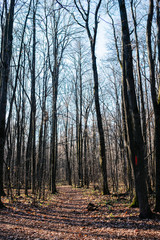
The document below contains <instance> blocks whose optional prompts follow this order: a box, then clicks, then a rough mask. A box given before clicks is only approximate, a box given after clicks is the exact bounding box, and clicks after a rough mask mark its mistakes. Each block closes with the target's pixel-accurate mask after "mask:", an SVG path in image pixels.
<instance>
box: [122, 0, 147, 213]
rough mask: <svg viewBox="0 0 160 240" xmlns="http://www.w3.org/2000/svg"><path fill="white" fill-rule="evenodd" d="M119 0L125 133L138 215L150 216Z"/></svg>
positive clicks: (128, 44) (125, 26)
mask: <svg viewBox="0 0 160 240" xmlns="http://www.w3.org/2000/svg"><path fill="white" fill-rule="evenodd" d="M118 1H119V9H120V16H121V25H122V55H123V58H122V69H123V74H122V76H123V78H122V91H123V92H122V94H123V96H124V109H125V116H126V117H125V119H126V122H127V135H128V140H129V155H130V159H131V161H132V165H133V169H134V176H135V186H136V192H137V195H138V201H139V208H140V217H142V218H148V217H151V210H150V207H149V204H148V197H147V187H146V175H145V171H144V168H145V163H144V142H143V136H142V131H141V122H140V114H139V111H138V107H137V101H136V93H135V85H134V77H133V63H132V60H133V59H132V49H131V42H130V34H129V27H128V20H127V13H126V7H125V1H124V0H118Z"/></svg>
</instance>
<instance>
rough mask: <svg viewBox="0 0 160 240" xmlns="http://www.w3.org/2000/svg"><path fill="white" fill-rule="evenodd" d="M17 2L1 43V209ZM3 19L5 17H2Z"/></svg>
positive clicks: (11, 4)
mask: <svg viewBox="0 0 160 240" xmlns="http://www.w3.org/2000/svg"><path fill="white" fill-rule="evenodd" d="M14 5H15V0H11V1H10V8H9V12H8V13H7V12H5V13H6V16H5V18H4V25H3V24H2V40H1V41H2V42H1V62H0V66H1V70H0V113H1V114H0V207H1V206H3V204H1V196H4V195H5V193H4V189H3V162H4V145H5V121H6V105H7V86H8V79H9V74H10V61H11V56H12V39H13V36H12V32H13V20H14ZM2 17H3V16H2Z"/></svg>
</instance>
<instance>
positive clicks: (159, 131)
mask: <svg viewBox="0 0 160 240" xmlns="http://www.w3.org/2000/svg"><path fill="white" fill-rule="evenodd" d="M159 8H160V7H159V1H157V26H158V50H159V41H160V40H159V37H160V33H159V31H160V30H159V26H160V23H159V19H160V10H159ZM153 9H154V5H153V0H149V12H148V20H147V32H146V39H147V50H148V63H149V71H150V83H151V96H152V102H153V109H154V115H155V130H154V131H155V132H154V138H155V139H154V157H155V161H156V206H155V210H156V211H158V212H160V147H159V146H160V87H159V94H158V96H157V93H156V83H155V62H154V57H153V53H152V43H151V28H152V20H153ZM159 54H160V53H159ZM159 59H160V58H159Z"/></svg>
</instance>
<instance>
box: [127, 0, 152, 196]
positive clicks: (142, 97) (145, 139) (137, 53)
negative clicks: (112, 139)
mask: <svg viewBox="0 0 160 240" xmlns="http://www.w3.org/2000/svg"><path fill="white" fill-rule="evenodd" d="M131 11H132V18H133V23H134V34H135V41H136V55H137V74H138V84H139V88H140V100H141V109H142V129H143V141H144V158H145V159H146V158H147V128H146V109H145V104H144V94H143V86H142V76H141V67H140V56H139V41H138V34H137V19H136V16H135V14H134V9H133V0H132V1H131ZM145 166H146V175H147V186H148V191H149V193H152V188H151V180H150V176H149V172H148V158H147V159H146V161H145Z"/></svg>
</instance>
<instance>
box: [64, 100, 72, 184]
mask: <svg viewBox="0 0 160 240" xmlns="http://www.w3.org/2000/svg"><path fill="white" fill-rule="evenodd" d="M65 153H66V162H67V170H68V171H67V172H68V176H67V180H68V184H69V185H72V178H71V176H72V175H71V164H70V160H69V153H68V104H67V116H66V123H65Z"/></svg>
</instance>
